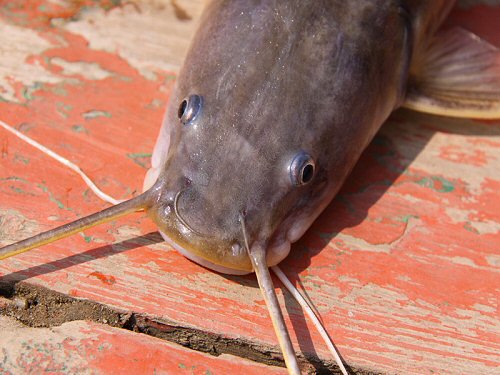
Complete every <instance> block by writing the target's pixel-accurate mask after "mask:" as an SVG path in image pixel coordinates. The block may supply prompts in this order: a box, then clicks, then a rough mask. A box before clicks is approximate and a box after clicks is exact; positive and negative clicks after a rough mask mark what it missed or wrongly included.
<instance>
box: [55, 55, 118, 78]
mask: <svg viewBox="0 0 500 375" xmlns="http://www.w3.org/2000/svg"><path fill="white" fill-rule="evenodd" d="M50 63H51V64H52V65H55V66H58V67H60V68H61V71H60V74H62V75H65V76H81V77H83V78H84V79H88V80H101V79H106V78H109V77H111V76H112V73H111V72H109V71H107V70H105V69H103V68H102V67H101V66H100V65H99V64H98V63H93V62H92V63H90V62H84V61H66V60H64V59H62V58H60V57H52V58H51V59H50Z"/></svg>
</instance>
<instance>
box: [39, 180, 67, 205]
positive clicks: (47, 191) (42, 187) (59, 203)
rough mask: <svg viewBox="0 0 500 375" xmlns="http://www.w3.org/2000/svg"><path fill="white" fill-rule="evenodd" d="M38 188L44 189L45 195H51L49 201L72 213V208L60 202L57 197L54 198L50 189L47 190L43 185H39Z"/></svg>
mask: <svg viewBox="0 0 500 375" xmlns="http://www.w3.org/2000/svg"><path fill="white" fill-rule="evenodd" d="M37 186H38V187H39V188H40V189H42V191H43V192H44V193H48V195H49V199H50V200H51V201H52V202H54V203H55V204H56V205H57V207H59V208H61V209H65V210H68V211H72V210H71V209H70V208H68V207H66V206H65V205H64V204H63V203H62V202H61V201H60V200H58V199H57V198H56V197H54V194H52V193H51V192H50V191H49V189H48V188H47V186H45V185H43V184H37Z"/></svg>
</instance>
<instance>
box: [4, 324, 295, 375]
mask: <svg viewBox="0 0 500 375" xmlns="http://www.w3.org/2000/svg"><path fill="white" fill-rule="evenodd" d="M0 327H1V328H2V336H1V337H0V345H1V347H2V348H3V350H2V351H1V352H0V363H1V367H0V371H1V372H2V374H19V373H24V374H28V373H40V372H41V371H43V372H46V373H51V374H77V373H97V374H111V373H113V374H125V373H126V374H191V375H194V374H200V375H207V374H228V373H232V372H233V371H234V370H235V369H239V371H241V373H244V374H255V375H259V374H262V373H265V374H286V369H284V368H279V367H272V366H266V365H262V364H258V363H255V362H251V361H248V360H244V359H241V358H237V357H233V356H230V355H222V356H219V357H213V356H211V355H208V354H203V353H200V352H196V351H193V350H189V349H186V348H183V347H182V346H180V345H175V344H172V343H168V342H165V341H164V340H161V339H157V338H153V337H150V336H146V335H143V334H138V333H134V332H130V331H126V330H122V329H118V328H113V327H109V326H105V325H101V324H96V323H91V322H85V321H81V320H80V321H74V322H68V323H64V324H63V325H61V326H59V327H53V328H27V327H20V326H16V325H15V323H13V322H12V321H9V320H7V319H5V318H2V317H0Z"/></svg>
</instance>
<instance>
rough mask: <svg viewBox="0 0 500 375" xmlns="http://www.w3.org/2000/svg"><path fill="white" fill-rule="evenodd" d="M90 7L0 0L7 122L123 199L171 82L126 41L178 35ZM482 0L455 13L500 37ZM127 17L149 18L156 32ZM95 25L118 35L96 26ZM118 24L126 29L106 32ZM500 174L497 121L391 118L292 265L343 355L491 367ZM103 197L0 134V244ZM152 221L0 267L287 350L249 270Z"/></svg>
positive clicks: (88, 208) (305, 329) (135, 180)
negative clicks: (198, 254) (219, 260)
mask: <svg viewBox="0 0 500 375" xmlns="http://www.w3.org/2000/svg"><path fill="white" fill-rule="evenodd" d="M87 3H88V4H86V5H88V7H86V8H80V7H62V6H60V5H55V3H54V2H42V1H40V2H39V3H37V5H38V6H33V7H30V6H24V5H23V4H24V2H11V1H9V2H0V25H1V27H2V31H1V32H0V50H1V51H2V52H4V51H7V52H6V53H4V54H3V55H2V56H8V58H7V57H6V58H5V59H4V58H3V57H2V63H1V64H0V65H1V66H2V67H3V68H4V71H2V73H1V76H0V96H2V98H3V100H2V101H0V119H1V120H3V121H6V122H8V123H10V124H12V125H15V126H16V127H18V128H20V129H21V130H22V131H23V132H24V133H26V134H27V135H29V136H31V137H32V138H34V139H36V140H38V141H40V142H41V143H43V144H44V145H46V146H47V147H49V148H51V149H53V150H55V151H57V152H59V153H61V154H63V155H65V156H67V157H68V158H70V159H71V160H72V161H73V162H75V163H77V164H78V165H80V166H81V167H82V168H83V169H84V170H85V171H86V172H87V173H89V175H90V176H91V177H92V178H93V179H94V180H95V181H96V182H97V183H98V184H99V185H100V186H102V187H103V189H104V190H106V192H108V193H109V194H111V195H113V196H115V197H117V198H126V197H128V196H130V195H131V194H135V193H137V192H139V191H140V189H141V185H142V178H143V175H144V172H145V170H146V167H147V165H148V163H149V160H148V157H147V154H148V153H150V152H151V150H152V147H153V145H154V141H155V138H156V133H157V131H158V127H159V124H160V122H161V118H162V114H163V110H164V107H165V105H166V103H167V101H168V94H169V92H170V90H171V88H172V85H173V80H174V78H175V76H174V74H173V73H172V72H169V71H168V70H167V68H166V67H165V66H164V65H161V64H162V62H161V60H158V61H156V60H154V56H156V55H155V53H156V52H155V51H156V50H154V49H153V50H151V51H146V52H144V55H143V56H142V60H141V53H137V52H135V53H136V54H134V50H133V49H127V46H130V45H131V43H132V42H131V40H133V39H130V38H133V36H134V35H137V34H141V35H143V37H144V38H148V36H150V37H149V38H148V39H147V40H150V41H151V43H153V44H154V43H156V45H157V46H158V48H159V49H162V48H163V50H165V53H171V52H168V51H167V49H168V48H166V47H165V46H164V45H163V44H162V43H170V42H171V40H170V39H168V38H167V39H165V40H159V39H155V38H158V35H164V34H165V35H166V34H168V32H167V31H163V34H162V32H160V31H162V30H163V29H161V27H163V26H161V25H163V24H164V23H162V22H158V19H160V18H162V17H166V16H165V14H167V13H168V12H170V13H169V14H170V15H171V14H172V9H171V8H169V7H165V8H162V9H159V8H158V9H154V10H153V11H150V10H148V8H147V6H146V5H144V4H142V5H141V7H143V9H142V12H141V13H137V10H136V9H135V7H134V6H132V5H126V6H124V7H117V8H113V9H108V8H107V7H108V6H109V7H111V5H110V4H107V3H103V4H101V5H100V6H99V5H96V3H95V2H93V1H88V2H87ZM179 3H180V2H179ZM12 4H14V5H12ZM30 4H31V2H30ZM33 4H34V3H33ZM100 7H101V8H100ZM103 8H106V9H105V10H104V9H103ZM484 9H485V8H484V6H483V7H481V8H470V9H467V10H464V9H460V10H458V12H456V13H455V15H456V16H455V18H453V17H452V21H451V23H453V19H455V20H456V21H457V22H462V21H463V20H464V19H465V18H467V15H469V14H470V15H471V17H472V18H471V19H468V20H467V27H468V28H469V29H472V30H473V31H475V32H478V33H480V34H481V33H482V34H481V35H483V36H484V38H486V39H488V40H490V41H495V40H497V39H495V38H496V36H495V35H497V34H495V32H496V30H497V29H498V27H493V28H491V27H489V26H485V24H486V21H485V20H484V19H483V18H481V17H479V18H478V17H477V15H478V14H485V11H484ZM487 9H488V11H487V12H486V13H488V14H490V16H489V17H487V20H491V19H498V17H500V9H499V7H498V6H497V7H488V8H487ZM491 15H496V16H495V17H493V16H491ZM134 17H137V18H134ZM131 19H134V20H139V19H146V20H147V21H144V22H145V23H146V24H147V25H151V29H149V28H148V27H143V25H139V26H140V27H139V26H138V25H137V24H134V23H133V22H128V21H129V20H131ZM119 20H121V23H120V22H119ZM135 22H139V21H135ZM182 22H187V23H190V22H191V24H192V21H182ZM182 22H181V21H179V23H180V24H181V26H179V27H185V28H188V26H186V24H185V23H182ZM50 25H53V27H51V26H50ZM101 25H106V27H107V29H106V28H105V30H109V40H108V39H106V37H107V36H108V35H107V34H106V33H104V34H103V35H101V34H99V35H98V33H99V32H100V30H101V29H100V26H101ZM110 25H111V26H116V28H117V29H118V30H121V32H122V37H121V38H117V39H113V36H114V35H115V34H114V29H113V28H112V27H111V26H110ZM120 25H122V26H120ZM86 26H87V28H86ZM159 30H160V31H159ZM492 30H493V31H492ZM126 31H127V32H126ZM93 33H94V34H93ZM491 33H493V34H494V35H491ZM96 35H98V37H97V36H96ZM181 37H182V38H188V36H186V35H185V34H182V35H181ZM100 40H101V41H103V43H104V42H105V43H104V44H103V45H104V46H103V45H100V44H99V43H98V42H99V41H100ZM124 40H126V41H127V42H126V43H124ZM9 41H13V42H9ZM16 41H17V42H16ZM20 41H22V43H21V42H20ZM106 43H107V44H106ZM172 43H174V42H172ZM176 43H177V44H175V43H174V45H176V46H178V45H179V43H178V41H177V42H176ZM180 44H181V45H182V43H180ZM23 46H27V47H23ZM137 48H140V46H138V47H137ZM149 56H153V57H151V58H148V57H149ZM148 61H153V63H151V64H149V65H148ZM499 170H500V122H498V121H474V120H456V119H448V118H443V117H435V116H427V115H422V114H417V113H412V112H409V111H398V112H396V113H395V114H394V115H393V116H392V117H391V119H390V120H389V121H388V123H387V124H386V125H384V127H383V129H382V130H381V132H380V133H379V134H378V135H377V136H376V138H375V140H374V141H373V142H372V144H371V145H370V147H369V148H368V150H367V151H366V152H365V154H364V155H363V157H362V160H361V161H360V162H359V164H358V165H357V167H356V168H355V170H354V171H353V174H352V176H351V177H350V178H349V180H348V182H347V184H346V186H345V187H344V188H343V190H342V192H341V193H340V194H339V196H338V197H337V199H336V200H335V201H334V202H333V203H332V204H331V205H330V206H329V207H328V208H327V210H326V211H325V213H324V214H323V215H322V216H321V217H320V218H319V219H318V221H317V222H316V223H315V224H314V225H313V227H312V228H311V230H310V231H309V232H308V233H307V234H306V236H305V237H304V238H303V239H302V240H300V241H299V243H298V244H296V245H295V246H294V251H293V253H292V255H291V256H290V257H289V258H288V259H287V260H286V261H285V262H284V263H283V265H282V268H283V270H284V271H285V272H286V273H287V274H288V275H289V277H290V278H291V279H292V280H293V281H294V282H295V283H296V284H300V285H301V286H302V287H303V288H304V289H305V291H306V292H307V294H308V295H309V297H310V299H311V300H312V301H313V303H314V304H315V306H316V307H317V309H318V311H319V312H320V314H321V316H322V320H323V322H324V324H325V326H326V328H327V329H328V331H329V332H330V334H331V336H332V337H333V339H334V341H335V343H336V344H337V346H338V348H339V350H340V351H341V353H342V354H343V356H344V358H345V360H346V361H347V363H348V364H350V365H352V366H353V367H355V368H364V369H373V370H375V371H387V372H398V373H424V372H425V373H428V372H431V371H434V372H438V373H446V372H449V373H482V374H486V373H494V372H495V371H496V368H498V366H499V365H500V359H499V356H498V352H499V349H500V347H499V346H500V345H499V342H500V337H499V335H498V332H499V328H500V327H499V326H500V324H499V321H498V296H499V289H498V266H499V254H500V214H499V212H500V196H499V194H498V191H499V189H500V179H499V174H498V171H499ZM106 206H107V204H105V203H103V202H101V201H99V199H98V198H96V197H95V196H93V195H92V194H91V193H90V192H89V191H88V189H87V188H86V187H85V186H84V184H83V183H82V181H81V180H80V178H79V177H77V176H75V175H74V174H73V173H71V172H70V171H68V170H67V169H66V168H64V167H62V166H60V165H59V164H57V163H55V162H54V161H52V160H51V159H50V158H48V157H46V156H45V155H42V154H40V153H39V152H38V151H36V150H34V149H32V148H31V147H29V146H27V145H25V144H24V143H23V142H22V141H20V140H18V139H16V138H15V137H13V136H11V135H10V134H8V133H7V132H5V131H3V130H1V129H0V241H2V242H3V243H7V242H10V241H13V240H18V239H22V238H24V237H25V236H27V235H29V234H34V233H37V232H39V231H41V230H47V229H50V228H52V227H54V226H56V225H60V224H63V223H66V222H68V221H71V220H74V219H76V218H77V217H81V216H82V215H86V214H89V213H92V212H95V211H98V210H100V209H102V208H104V207H106ZM154 231H155V227H154V226H153V224H152V223H151V222H149V220H148V219H147V218H145V217H144V215H141V214H136V215H131V216H130V217H128V218H124V219H121V220H119V221H117V222H116V223H112V224H109V225H103V226H101V227H99V228H95V229H92V230H88V231H86V232H85V235H76V236H73V237H72V238H69V239H66V240H62V241H60V242H58V243H54V244H51V245H48V246H46V247H44V248H41V249H37V250H33V251H32V252H30V253H26V254H23V255H20V256H18V257H16V258H13V259H9V260H6V261H3V262H2V263H0V275H1V277H2V278H3V279H21V280H25V281H26V282H28V283H31V284H34V285H42V286H45V287H48V288H50V289H53V290H56V291H59V292H62V293H66V294H68V295H71V296H74V297H78V298H87V299H91V300H94V301H97V302H100V303H104V304H107V305H109V306H111V307H115V308H118V309H123V310H129V311H134V312H138V313H143V314H148V315H151V316H155V317H159V318H161V319H163V320H165V321H168V322H174V323H175V324H178V325H181V326H186V327H195V328H197V329H200V330H203V331H207V332H212V333H216V334H219V335H221V336H224V337H230V338H231V337H232V338H239V337H242V338H245V339H248V340H252V341H254V342H255V343H256V344H259V343H264V344H266V345H273V346H275V347H277V341H276V338H275V337H274V333H273V330H272V326H271V323H270V320H269V318H268V315H267V311H266V309H265V304H264V302H263V300H262V297H261V296H260V293H259V291H258V289H257V287H256V282H255V280H254V278H253V277H251V276H247V277H227V276H223V275H218V274H215V273H213V272H210V271H207V270H205V269H203V268H201V267H199V266H197V265H196V264H193V263H191V262H189V261H188V260H186V259H184V258H183V257H182V256H180V255H179V254H177V253H176V252H175V251H173V250H171V249H170V248H169V247H168V246H167V245H165V244H163V243H161V244H153V243H155V242H156V241H157V236H148V235H147V234H149V233H151V232H154ZM299 280H300V281H299ZM280 299H281V302H282V306H284V308H285V311H286V312H285V315H286V316H287V318H286V319H287V323H288V325H289V327H291V330H292V337H293V340H294V342H295V346H296V348H300V350H302V351H305V352H316V353H317V354H318V355H319V356H321V357H322V358H328V355H327V351H326V349H325V347H324V345H323V343H322V342H321V340H320V338H319V335H318V334H317V333H316V332H315V331H314V329H313V328H312V327H311V325H310V324H309V322H308V320H307V319H306V318H305V317H304V314H303V313H302V312H301V311H300V309H299V307H298V306H297V305H296V303H295V302H293V301H292V300H290V298H289V297H288V296H287V297H286V299H284V298H283V297H282V295H281V294H280ZM102 329H105V328H102Z"/></svg>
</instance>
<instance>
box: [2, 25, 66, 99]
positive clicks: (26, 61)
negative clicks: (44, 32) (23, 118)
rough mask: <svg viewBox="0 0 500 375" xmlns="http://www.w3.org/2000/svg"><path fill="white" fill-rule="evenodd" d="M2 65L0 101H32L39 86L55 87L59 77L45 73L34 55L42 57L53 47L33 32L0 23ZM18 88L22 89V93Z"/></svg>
mask: <svg viewBox="0 0 500 375" xmlns="http://www.w3.org/2000/svg"><path fill="white" fill-rule="evenodd" d="M0 41H1V43H2V64H1V65H0V98H2V100H4V101H7V102H13V103H22V102H25V101H29V100H32V99H33V96H32V92H33V91H36V90H38V89H39V88H40V87H41V85H42V84H45V83H50V84H56V83H59V82H61V81H62V78H61V77H59V76H57V75H55V74H53V73H51V72H49V71H47V70H46V69H45V68H44V67H43V66H41V64H40V63H39V62H38V61H37V60H34V61H30V57H31V56H33V55H37V54H41V53H43V52H44V51H46V50H48V49H50V48H53V47H54V45H53V44H52V43H51V42H49V41H48V40H46V39H44V38H42V37H40V36H39V35H38V34H37V33H36V32H35V31H33V30H31V29H27V28H23V27H19V26H14V25H9V24H7V23H5V22H0ZM19 85H22V86H23V89H22V90H21V92H20V91H19Z"/></svg>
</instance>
